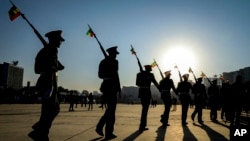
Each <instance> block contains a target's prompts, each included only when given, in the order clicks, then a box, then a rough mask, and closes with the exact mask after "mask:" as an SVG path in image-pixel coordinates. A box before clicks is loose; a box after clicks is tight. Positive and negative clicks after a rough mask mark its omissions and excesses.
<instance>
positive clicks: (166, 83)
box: [159, 71, 177, 127]
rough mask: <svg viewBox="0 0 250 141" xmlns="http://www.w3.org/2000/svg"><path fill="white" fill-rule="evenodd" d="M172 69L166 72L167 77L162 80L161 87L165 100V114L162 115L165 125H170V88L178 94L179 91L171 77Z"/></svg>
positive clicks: (162, 96)
mask: <svg viewBox="0 0 250 141" xmlns="http://www.w3.org/2000/svg"><path fill="white" fill-rule="evenodd" d="M170 72H171V71H166V72H165V78H164V79H162V80H161V81H160V84H159V87H160V90H161V99H162V100H163V102H164V106H165V110H164V112H163V114H162V115H161V120H160V121H161V123H162V126H163V127H166V126H169V124H168V118H169V112H170V108H171V104H172V99H171V93H170V90H171V89H172V90H173V91H174V92H175V94H177V91H176V89H175V86H174V82H173V80H172V79H170V76H171V73H170Z"/></svg>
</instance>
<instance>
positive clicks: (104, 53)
mask: <svg viewBox="0 0 250 141" xmlns="http://www.w3.org/2000/svg"><path fill="white" fill-rule="evenodd" d="M88 26H89V31H88V33H90V34H91V35H93V36H94V37H95V39H96V41H97V42H98V44H99V46H100V49H101V51H102V53H103V55H104V57H105V58H107V57H108V55H107V53H106V52H105V50H104V48H103V46H102V44H101V43H100V41H99V40H98V38H97V37H96V35H95V33H94V32H93V30H92V28H91V27H90V25H88Z"/></svg>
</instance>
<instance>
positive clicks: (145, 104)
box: [136, 65, 159, 132]
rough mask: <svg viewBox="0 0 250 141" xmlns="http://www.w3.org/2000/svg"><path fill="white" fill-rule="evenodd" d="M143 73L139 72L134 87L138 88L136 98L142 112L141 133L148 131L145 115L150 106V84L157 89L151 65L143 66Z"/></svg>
mask: <svg viewBox="0 0 250 141" xmlns="http://www.w3.org/2000/svg"><path fill="white" fill-rule="evenodd" d="M144 67H145V71H141V72H139V73H138V74H137V76H136V85H137V86H139V95H138V97H139V98H140V99H141V104H142V112H141V120H140V127H139V131H140V132H143V131H144V130H148V128H146V126H147V115H148V108H149V105H150V100H151V98H152V96H151V90H150V86H151V82H153V83H154V85H155V86H156V87H157V88H158V87H159V86H158V83H157V81H156V80H155V77H154V74H153V73H151V71H152V68H151V65H145V66H144Z"/></svg>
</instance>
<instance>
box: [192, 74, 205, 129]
mask: <svg viewBox="0 0 250 141" xmlns="http://www.w3.org/2000/svg"><path fill="white" fill-rule="evenodd" d="M201 82H202V78H198V79H197V82H196V83H195V84H194V85H193V89H192V93H193V94H194V104H195V110H194V112H193V113H192V115H191V118H192V120H193V121H194V118H195V115H196V114H197V113H198V122H199V123H200V124H203V121H202V109H203V108H204V106H205V103H206V100H205V99H206V97H207V95H206V89H205V86H204V84H201Z"/></svg>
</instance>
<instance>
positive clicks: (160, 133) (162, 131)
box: [155, 126, 167, 141]
mask: <svg viewBox="0 0 250 141" xmlns="http://www.w3.org/2000/svg"><path fill="white" fill-rule="evenodd" d="M166 131H167V127H162V126H160V127H158V129H157V130H156V133H157V137H156V139H155V141H164V140H165V135H166Z"/></svg>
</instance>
